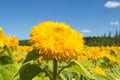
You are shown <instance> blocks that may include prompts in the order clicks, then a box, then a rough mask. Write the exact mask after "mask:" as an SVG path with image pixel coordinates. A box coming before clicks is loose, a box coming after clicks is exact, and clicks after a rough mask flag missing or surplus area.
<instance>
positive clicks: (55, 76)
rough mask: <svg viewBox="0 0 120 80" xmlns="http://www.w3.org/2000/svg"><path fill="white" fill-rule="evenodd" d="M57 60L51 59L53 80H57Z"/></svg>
mask: <svg viewBox="0 0 120 80" xmlns="http://www.w3.org/2000/svg"><path fill="white" fill-rule="evenodd" d="M57 76H58V75H57V60H56V59H53V80H57Z"/></svg>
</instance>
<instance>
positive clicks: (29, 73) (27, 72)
mask: <svg viewBox="0 0 120 80" xmlns="http://www.w3.org/2000/svg"><path fill="white" fill-rule="evenodd" d="M40 72H42V70H41V68H40V67H39V65H37V64H30V63H28V64H26V65H24V66H22V67H21V68H20V70H19V73H20V80H32V79H33V78H34V77H35V76H36V75H38V74H39V73H40Z"/></svg>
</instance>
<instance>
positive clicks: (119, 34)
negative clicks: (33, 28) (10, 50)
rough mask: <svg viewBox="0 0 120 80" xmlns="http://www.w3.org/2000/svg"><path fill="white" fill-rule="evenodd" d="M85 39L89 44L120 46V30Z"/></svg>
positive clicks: (23, 41)
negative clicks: (112, 34) (112, 33)
mask: <svg viewBox="0 0 120 80" xmlns="http://www.w3.org/2000/svg"><path fill="white" fill-rule="evenodd" d="M84 41H85V45H88V46H120V30H119V31H116V32H115V35H114V36H111V32H109V33H108V35H106V34H104V35H102V36H93V37H91V36H89V37H84ZM19 44H20V45H22V46H24V45H25V46H26V45H29V42H28V40H20V41H19Z"/></svg>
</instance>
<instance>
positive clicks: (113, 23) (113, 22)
mask: <svg viewBox="0 0 120 80" xmlns="http://www.w3.org/2000/svg"><path fill="white" fill-rule="evenodd" d="M110 24H111V25H113V26H119V25H120V22H119V21H111V22H110Z"/></svg>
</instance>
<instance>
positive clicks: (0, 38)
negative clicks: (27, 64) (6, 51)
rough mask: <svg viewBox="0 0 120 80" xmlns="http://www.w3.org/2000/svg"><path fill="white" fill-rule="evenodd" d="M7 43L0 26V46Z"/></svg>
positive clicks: (6, 37)
mask: <svg viewBox="0 0 120 80" xmlns="http://www.w3.org/2000/svg"><path fill="white" fill-rule="evenodd" d="M8 44H9V39H8V36H7V35H6V34H5V33H3V31H2V28H1V27H0V47H1V48H3V47H4V46H5V45H8Z"/></svg>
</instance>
